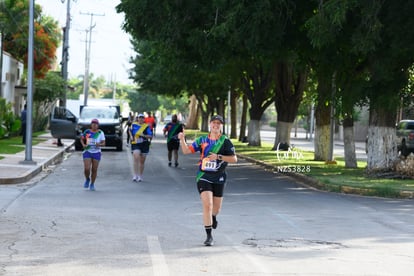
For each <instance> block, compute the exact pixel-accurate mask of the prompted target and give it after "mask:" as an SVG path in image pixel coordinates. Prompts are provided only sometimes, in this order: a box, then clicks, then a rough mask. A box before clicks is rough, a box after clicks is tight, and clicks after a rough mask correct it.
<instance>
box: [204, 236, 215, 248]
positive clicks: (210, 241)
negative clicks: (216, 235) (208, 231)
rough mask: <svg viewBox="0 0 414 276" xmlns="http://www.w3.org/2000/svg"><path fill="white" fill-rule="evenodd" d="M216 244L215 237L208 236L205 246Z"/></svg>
mask: <svg viewBox="0 0 414 276" xmlns="http://www.w3.org/2000/svg"><path fill="white" fill-rule="evenodd" d="M213 244H214V240H213V236H211V235H208V236H207V239H206V240H205V241H204V245H205V246H212V245H213Z"/></svg>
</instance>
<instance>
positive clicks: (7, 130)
mask: <svg viewBox="0 0 414 276" xmlns="http://www.w3.org/2000/svg"><path fill="white" fill-rule="evenodd" d="M12 108H13V106H12V104H11V103H6V99H4V98H0V139H1V138H4V137H9V136H11V135H14V134H16V133H17V132H18V131H19V130H20V125H21V121H20V120H19V119H17V118H16V117H15V115H14V114H13V111H12Z"/></svg>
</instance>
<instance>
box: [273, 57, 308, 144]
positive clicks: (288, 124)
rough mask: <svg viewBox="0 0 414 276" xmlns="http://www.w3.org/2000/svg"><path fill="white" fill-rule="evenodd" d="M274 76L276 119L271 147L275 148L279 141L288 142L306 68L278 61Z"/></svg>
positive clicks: (301, 93) (303, 83) (300, 97)
mask: <svg viewBox="0 0 414 276" xmlns="http://www.w3.org/2000/svg"><path fill="white" fill-rule="evenodd" d="M275 76H276V77H275V79H276V85H275V90H276V92H275V107H276V111H277V120H278V121H277V125H276V139H275V142H274V145H273V149H276V148H277V145H278V144H279V143H287V144H290V132H291V130H292V124H293V122H294V121H295V118H296V115H297V114H298V109H299V105H300V102H301V101H302V97H303V92H304V89H305V82H306V77H307V70H306V69H304V70H302V71H299V70H297V69H295V68H294V66H293V65H292V64H291V63H286V62H279V63H278V64H277V65H276V70H275ZM281 131H286V132H285V133H281Z"/></svg>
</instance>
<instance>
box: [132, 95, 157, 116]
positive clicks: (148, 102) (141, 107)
mask: <svg viewBox="0 0 414 276" xmlns="http://www.w3.org/2000/svg"><path fill="white" fill-rule="evenodd" d="M128 98H129V101H130V102H129V106H130V107H131V110H133V111H135V112H139V113H143V112H146V111H151V112H152V111H154V110H157V109H158V107H159V106H160V103H159V101H158V97H157V96H156V95H154V94H152V93H145V92H140V91H136V90H135V91H129V92H128Z"/></svg>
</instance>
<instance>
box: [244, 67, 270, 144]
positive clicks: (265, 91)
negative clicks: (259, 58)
mask: <svg viewBox="0 0 414 276" xmlns="http://www.w3.org/2000/svg"><path fill="white" fill-rule="evenodd" d="M273 75H274V74H273V71H272V70H271V69H269V68H267V67H265V68H264V67H263V66H262V64H260V63H255V64H254V66H252V69H251V70H250V71H249V72H246V73H245V74H244V75H243V80H242V81H243V91H244V93H245V94H246V95H247V98H248V100H249V102H250V110H249V115H250V120H253V122H251V123H249V126H248V128H249V131H248V140H249V144H248V145H249V146H261V141H260V119H261V118H262V115H263V113H264V112H265V111H266V109H267V108H268V107H269V106H270V105H271V104H272V103H274V101H275V97H274V93H273V90H272V84H273V80H274V76H273ZM257 127H259V128H257Z"/></svg>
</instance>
